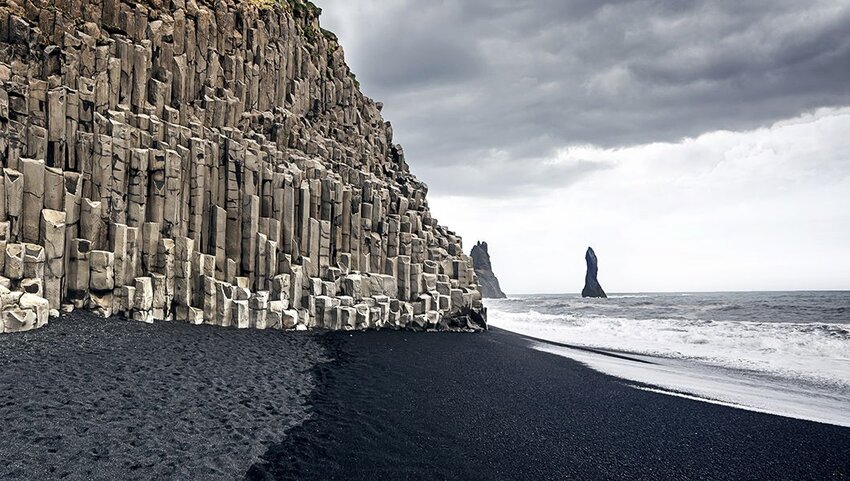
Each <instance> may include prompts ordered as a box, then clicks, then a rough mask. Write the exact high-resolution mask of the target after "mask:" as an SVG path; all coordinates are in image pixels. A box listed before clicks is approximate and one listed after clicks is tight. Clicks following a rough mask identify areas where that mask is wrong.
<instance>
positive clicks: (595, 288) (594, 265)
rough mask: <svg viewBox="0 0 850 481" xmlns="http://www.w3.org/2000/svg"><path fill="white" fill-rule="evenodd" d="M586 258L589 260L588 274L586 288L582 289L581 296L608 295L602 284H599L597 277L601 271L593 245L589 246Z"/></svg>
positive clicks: (585, 281)
mask: <svg viewBox="0 0 850 481" xmlns="http://www.w3.org/2000/svg"><path fill="white" fill-rule="evenodd" d="M584 260H585V261H586V262H587V274H586V275H585V276H584V289H583V290H582V291H581V297H608V296H607V295H605V291H603V290H602V286H600V285H599V279H597V278H596V275H597V273H598V272H599V263H598V261H597V260H596V253H595V252H593V248H592V247H588V248H587V253H586V254H585V255H584Z"/></svg>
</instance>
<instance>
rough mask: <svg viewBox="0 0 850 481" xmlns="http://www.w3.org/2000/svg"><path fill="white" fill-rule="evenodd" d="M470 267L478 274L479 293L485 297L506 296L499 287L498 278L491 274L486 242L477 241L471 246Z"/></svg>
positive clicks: (496, 297) (500, 297)
mask: <svg viewBox="0 0 850 481" xmlns="http://www.w3.org/2000/svg"><path fill="white" fill-rule="evenodd" d="M470 255H471V256H472V267H473V269H475V274H476V275H478V285H479V289H480V290H481V295H482V297H484V298H485V299H504V298H506V297H508V296H506V295H505V293H504V292H502V288H501V287H499V279H497V278H496V274H493V266H492V264H490V253H489V252H487V243H486V242H478V243H477V244H475V247H473V248H472V253H471V254H470Z"/></svg>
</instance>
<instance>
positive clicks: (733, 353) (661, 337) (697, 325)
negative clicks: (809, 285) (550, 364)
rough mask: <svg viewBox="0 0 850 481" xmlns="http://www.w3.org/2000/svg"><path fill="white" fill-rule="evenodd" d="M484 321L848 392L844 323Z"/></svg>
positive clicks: (504, 315) (522, 317)
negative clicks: (798, 380) (754, 372)
mask: <svg viewBox="0 0 850 481" xmlns="http://www.w3.org/2000/svg"><path fill="white" fill-rule="evenodd" d="M515 307H516V306H515ZM489 318H490V323H491V324H492V325H493V326H496V327H501V328H504V329H507V330H511V331H515V332H519V333H522V334H526V335H530V336H534V337H538V338H542V339H547V340H552V341H556V342H564V343H569V344H574V345H581V346H586V347H595V348H602V349H611V350H617V351H625V352H632V353H637V354H647V355H653V356H662V357H669V358H682V359H690V360H695V361H699V362H701V363H706V364H711V365H716V366H721V367H726V368H732V369H743V370H750V371H757V372H762V373H766V374H770V375H775V376H780V377H786V378H787V377H790V378H796V379H802V380H807V381H812V382H817V383H820V384H824V383H825V384H832V385H839V386H843V387H845V388H848V389H850V330H848V326H847V325H844V324H828V323H789V322H755V321H716V320H706V319H682V318H659V319H629V318H623V317H616V316H602V315H586V314H585V313H583V312H581V311H577V312H570V311H569V310H564V311H561V312H560V313H557V314H554V313H551V311H550V313H547V312H540V310H535V309H529V310H526V311H522V312H508V311H505V310H500V309H498V308H493V307H491V309H490V311H489Z"/></svg>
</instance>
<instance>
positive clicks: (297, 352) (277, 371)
mask: <svg viewBox="0 0 850 481" xmlns="http://www.w3.org/2000/svg"><path fill="white" fill-rule="evenodd" d="M315 337H316V335H313V334H306V333H298V334H294V333H293V334H289V335H281V333H279V332H277V333H275V332H261V331H250V332H249V331H237V330H224V329H220V328H215V327H209V326H197V327H195V326H189V325H185V324H174V323H159V324H155V325H147V324H141V323H136V322H131V321H122V320H118V319H109V320H100V319H97V318H95V317H94V316H92V315H90V314H84V313H77V312H75V313H74V314H72V315H71V316H68V317H66V318H62V319H58V320H55V321H52V322H51V324H50V325H49V326H48V327H47V328H44V329H42V330H39V331H32V332H28V333H24V334H14V335H12V334H7V335H2V336H0V432H2V439H0V479H2V480H7V479H26V480H48V479H94V480H122V479H162V480H165V479H182V480H189V479H198V480H216V479H222V480H225V479H226V480H230V479H239V478H241V477H243V476H244V473H245V471H247V470H248V468H249V467H250V466H251V464H252V463H254V462H256V461H257V460H258V456H259V455H260V454H262V453H263V452H264V451H265V450H266V446H265V445H266V444H268V443H271V442H273V441H279V440H280V439H282V438H283V436H284V433H285V432H286V430H287V429H288V428H290V427H292V426H293V425H295V424H296V423H299V422H303V421H304V420H305V419H306V417H307V416H308V412H307V410H306V406H305V399H306V397H307V395H308V394H309V393H310V392H311V391H312V389H313V387H314V385H313V378H312V368H313V367H314V366H315V365H316V363H317V362H318V361H319V360H320V359H321V358H322V356H323V355H324V350H323V349H322V347H321V345H319V344H318V343H317V342H316V341H315V340H314V339H315Z"/></svg>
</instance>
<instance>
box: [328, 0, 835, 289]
mask: <svg viewBox="0 0 850 481" xmlns="http://www.w3.org/2000/svg"><path fill="white" fill-rule="evenodd" d="M316 3H317V4H318V5H319V6H321V7H323V8H324V14H323V16H322V24H323V26H324V27H325V28H329V29H330V30H333V31H334V32H335V33H337V34H338V36H339V37H340V41H341V43H342V45H343V48H344V50H345V52H346V58H347V60H348V63H349V65H351V67H352V69H353V70H354V72H355V73H356V74H357V76H358V79H359V80H360V82H361V85H362V88H363V90H364V91H365V93H366V94H367V95H369V96H370V97H372V98H374V99H376V100H379V101H382V102H384V104H385V107H384V111H383V113H384V117H385V118H386V119H387V120H389V121H391V122H392V123H393V125H394V131H395V139H396V141H397V142H399V143H401V144H402V145H403V146H404V148H405V153H406V155H407V160H408V163H409V164H410V165H411V169H412V170H413V172H414V173H415V174H417V176H419V177H420V178H421V179H422V180H424V181H425V182H427V183H428V185H429V186H430V189H431V193H430V195H429V198H430V203H431V207H432V211H433V212H434V215H435V216H436V217H437V218H438V219H440V221H441V222H442V223H444V224H446V225H448V226H449V227H450V228H452V229H453V230H455V231H457V232H458V233H459V234H461V235H463V237H464V241H465V246H466V247H467V249H469V248H471V247H472V245H473V244H474V243H475V241H476V240H479V239H480V240H486V241H487V242H488V244H489V245H490V253H491V257H492V261H493V267H494V270H495V271H496V274H497V275H498V276H499V279H500V280H501V282H502V285H503V288H504V290H505V291H506V292H508V293H512V294H519V293H544V292H551V293H556V292H578V291H580V290H581V288H582V285H583V280H584V250H585V249H586V248H587V246H588V245H592V246H593V247H594V249H595V250H596V252H597V255H598V256H599V261H600V281H601V283H602V285H603V287H604V288H605V289H606V290H607V291H609V292H635V291H699V290H775V289H850V108H847V107H850V35H848V31H850V0H829V1H818V0H813V1H808V2H800V1H798V0H793V1H788V0H747V1H745V2H744V1H741V0H729V1H727V0H716V1H701V0H667V1H664V0H655V1H650V0H646V1H629V0H616V1H611V2H602V1H596V0H464V1H440V0H431V1H427V2H424V1H413V0H357V1H351V0H316Z"/></svg>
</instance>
